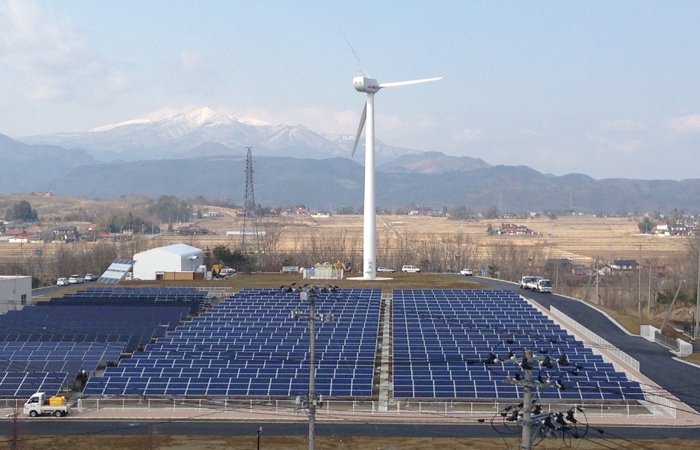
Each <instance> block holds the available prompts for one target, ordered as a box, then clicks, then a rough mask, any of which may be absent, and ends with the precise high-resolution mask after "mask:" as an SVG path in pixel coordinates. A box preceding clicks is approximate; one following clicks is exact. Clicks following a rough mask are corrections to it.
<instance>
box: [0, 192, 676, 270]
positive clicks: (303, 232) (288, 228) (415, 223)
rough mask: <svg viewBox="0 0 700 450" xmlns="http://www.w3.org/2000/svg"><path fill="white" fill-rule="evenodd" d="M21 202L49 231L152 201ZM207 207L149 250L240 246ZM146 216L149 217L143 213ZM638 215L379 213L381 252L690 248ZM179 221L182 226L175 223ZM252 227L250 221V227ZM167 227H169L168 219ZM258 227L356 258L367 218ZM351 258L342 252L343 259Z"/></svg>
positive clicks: (18, 247)
mask: <svg viewBox="0 0 700 450" xmlns="http://www.w3.org/2000/svg"><path fill="white" fill-rule="evenodd" d="M22 199H26V200H28V201H29V202H30V203H31V205H32V207H34V208H36V209H37V211H38V212H39V216H40V218H41V222H40V223H38V224H36V225H34V226H32V227H30V229H29V230H28V231H29V232H36V231H39V230H51V229H53V227H55V226H57V225H69V224H70V225H76V226H78V227H85V226H87V225H88V224H89V223H87V222H75V221H71V222H65V221H60V220H61V219H62V218H64V217H66V216H68V215H76V214H77V213H79V212H80V211H82V210H84V211H88V212H90V213H91V214H93V215H95V216H96V217H99V216H100V215H103V214H105V213H106V212H110V211H111V212H126V211H134V213H135V214H137V215H143V214H145V208H146V204H147V199H145V198H140V197H127V198H121V199H115V200H98V199H81V198H71V197H61V196H51V197H36V196H31V195H12V196H0V211H4V209H6V208H7V207H8V206H9V205H11V204H13V203H16V202H18V201H20V200H22ZM207 209H208V210H209V211H219V212H221V213H222V214H223V217H217V218H211V219H205V220H202V221H200V222H199V223H198V226H202V227H205V228H207V229H209V230H211V231H213V232H215V233H216V235H211V236H179V235H174V234H167V233H166V234H163V235H161V236H158V237H156V238H149V239H148V240H147V242H146V243H145V244H144V245H145V246H147V247H149V248H150V247H157V246H162V245H169V244H172V243H178V242H182V243H186V244H189V245H194V246H197V247H200V248H213V247H214V246H216V245H220V244H224V245H229V246H238V245H239V243H240V238H239V237H237V236H229V237H227V236H226V232H227V231H240V230H241V227H242V219H241V218H240V217H236V211H234V210H232V209H227V208H222V207H214V206H211V207H208V208H207ZM144 217H145V216H144ZM637 220H638V218H633V217H622V218H618V217H613V218H606V217H593V216H563V217H559V218H557V219H555V220H551V219H548V218H546V217H538V218H535V219H496V220H480V221H478V222H465V221H457V220H449V219H446V218H443V217H424V216H393V215H380V216H378V217H377V242H378V244H377V249H378V253H381V250H382V248H385V249H391V248H396V247H398V246H399V245H400V244H401V243H404V244H406V245H408V246H409V247H411V246H419V245H420V244H421V243H422V242H449V241H450V240H453V239H454V238H455V237H456V236H461V237H462V239H469V240H470V241H471V242H472V243H473V245H472V246H470V251H471V252H472V253H473V255H470V258H471V260H476V261H486V260H487V259H488V256H489V249H490V248H491V247H493V245H495V244H498V243H503V242H514V243H517V244H519V245H531V246H540V247H543V248H545V249H546V252H547V255H548V257H551V258H564V257H566V258H571V259H573V260H574V262H575V263H580V264H586V265H589V264H590V263H591V261H592V258H595V257H596V256H598V257H601V258H603V259H604V260H612V259H615V258H624V259H639V246H640V245H641V246H642V258H644V259H648V258H650V257H651V258H654V259H655V260H656V261H668V260H670V259H672V258H673V257H674V256H675V255H677V254H680V253H682V252H684V251H685V246H686V239H685V238H662V237H651V236H642V235H638V234H637V233H638V229H637ZM504 222H507V223H515V224H517V225H525V226H527V227H528V228H530V229H531V230H533V231H534V232H537V233H538V234H537V235H527V236H523V235H519V236H505V235H504V236H489V235H487V234H486V228H487V226H488V225H489V224H491V225H492V226H493V227H494V228H499V227H500V226H501V224H502V223H504ZM175 225H176V226H177V224H175ZM249 226H250V225H249ZM163 228H165V225H164V224H163ZM258 228H259V230H261V231H266V233H267V235H268V237H269V236H276V237H277V238H278V243H277V249H278V250H279V251H294V250H296V249H299V248H300V247H301V246H302V243H305V242H306V243H308V242H309V241H310V240H311V239H312V238H316V239H319V238H327V239H342V240H343V242H345V244H346V245H345V247H346V248H355V249H356V253H357V255H359V254H360V253H359V252H361V246H362V216H361V215H353V216H330V217H317V216H299V215H295V214H294V215H287V216H280V217H271V218H268V217H263V218H259V219H258ZM60 245H62V244H46V245H44V244H33V243H28V244H17V243H13V244H10V243H8V242H0V262H3V261H13V262H16V261H19V260H20V259H22V258H27V257H29V256H31V255H33V254H34V252H35V251H36V250H37V249H40V248H41V249H43V251H44V255H46V256H47V257H50V255H52V254H53V253H54V252H55V250H56V249H57V248H58V247H57V246H60ZM63 245H74V246H76V249H78V250H80V248H79V247H81V246H83V247H85V249H89V248H90V246H91V244H86V243H82V242H81V243H78V244H63ZM348 256H350V255H338V256H337V258H338V259H342V258H343V257H348Z"/></svg>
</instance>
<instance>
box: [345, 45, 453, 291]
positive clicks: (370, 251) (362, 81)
mask: <svg viewBox="0 0 700 450" xmlns="http://www.w3.org/2000/svg"><path fill="white" fill-rule="evenodd" d="M350 48H351V49H352V46H351V47H350ZM353 53H355V51H354V50H353ZM355 56H356V57H357V54H355ZM358 60H359V58H358ZM440 79H441V78H426V79H422V80H411V81H397V82H394V83H381V84H380V83H379V82H377V80H375V79H374V78H370V77H369V76H359V77H355V78H353V80H352V84H353V86H355V90H357V91H358V92H365V93H366V94H367V101H366V102H365V108H364V109H363V110H362V116H361V117H360V126H359V128H358V129H357V134H356V135H355V145H354V146H353V148H352V154H353V155H355V150H356V149H357V143H358V142H359V139H360V135H361V134H362V129H363V128H364V126H365V122H367V132H366V133H365V202H364V224H363V252H364V254H363V258H362V263H363V264H362V272H363V273H362V279H363V280H375V279H377V210H376V203H375V190H374V186H375V183H374V174H375V170H374V94H376V93H377V92H379V90H380V89H383V88H388V87H395V86H406V85H408V84H416V83H425V82H428V81H436V80H440Z"/></svg>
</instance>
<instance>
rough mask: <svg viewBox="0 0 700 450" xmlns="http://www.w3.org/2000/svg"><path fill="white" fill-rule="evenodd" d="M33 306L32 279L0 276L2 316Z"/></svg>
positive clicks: (0, 309) (0, 311)
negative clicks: (8, 312)
mask: <svg viewBox="0 0 700 450" xmlns="http://www.w3.org/2000/svg"><path fill="white" fill-rule="evenodd" d="M31 304H32V277H28V276H0V314H2V313H6V312H7V311H12V310H16V309H22V307H24V305H31Z"/></svg>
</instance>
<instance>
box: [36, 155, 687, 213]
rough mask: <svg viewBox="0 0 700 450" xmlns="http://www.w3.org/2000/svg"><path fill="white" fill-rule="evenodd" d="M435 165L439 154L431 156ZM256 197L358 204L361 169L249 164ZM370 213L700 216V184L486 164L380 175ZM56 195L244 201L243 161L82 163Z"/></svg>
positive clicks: (347, 163) (353, 165)
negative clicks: (455, 210)
mask: <svg viewBox="0 0 700 450" xmlns="http://www.w3.org/2000/svg"><path fill="white" fill-rule="evenodd" d="M437 157H438V159H439V160H442V157H441V156H439V155H437ZM254 170H255V175H254V178H255V199H256V201H257V202H258V203H262V204H278V205H292V204H300V203H303V204H305V205H307V206H308V207H311V208H317V209H328V208H329V207H331V208H336V207H340V206H355V207H357V206H361V205H362V198H363V180H364V168H363V167H362V166H361V165H360V164H358V163H357V162H355V161H352V160H349V159H347V158H330V159H323V160H316V159H297V158H289V157H265V156H259V157H256V158H255V162H254ZM376 183H377V188H376V190H377V206H378V207H379V208H393V207H396V206H401V205H406V204H411V203H417V204H420V203H422V204H426V205H429V206H432V207H433V208H440V207H442V206H443V205H465V206H467V207H469V208H473V209H479V210H482V209H487V208H489V207H491V206H497V207H498V208H499V209H500V210H501V211H503V212H520V211H542V210H567V209H569V208H571V209H573V210H574V211H577V212H585V213H594V212H609V213H612V212H625V211H654V210H658V211H667V210H669V209H671V208H674V207H675V208H678V209H684V210H686V211H698V210H700V180H697V179H694V180H683V181H669V180H653V181H645V180H622V179H608V180H594V179H592V178H590V177H587V176H585V175H578V174H571V175H566V176H562V177H551V176H545V175H543V174H541V173H540V172H537V171H535V170H533V169H530V168H528V167H525V166H492V167H484V168H476V169H472V170H468V171H464V170H457V171H449V172H443V173H434V174H433V173H413V172H401V171H396V172H380V173H378V175H377V180H376ZM40 189H47V190H53V191H55V192H56V193H58V194H64V195H71V196H90V197H105V198H113V197H118V196H119V195H123V194H129V193H135V194H140V195H146V196H150V197H155V196H158V195H163V194H175V195H180V196H186V197H190V196H194V195H197V194H203V195H207V196H209V197H214V198H230V199H233V200H234V201H236V202H238V203H242V202H243V199H244V196H245V158H244V157H242V156H217V157H209V158H193V159H178V160H151V161H137V162H123V163H102V164H96V165H91V166H83V167H79V168H76V169H74V170H73V171H71V172H70V173H68V174H66V175H63V176H58V177H56V178H55V179H53V180H52V181H50V182H48V183H46V184H42V185H41V188H40Z"/></svg>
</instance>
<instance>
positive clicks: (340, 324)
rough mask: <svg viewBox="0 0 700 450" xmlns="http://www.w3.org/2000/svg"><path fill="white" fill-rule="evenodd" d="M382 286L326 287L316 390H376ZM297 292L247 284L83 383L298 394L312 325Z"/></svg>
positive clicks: (164, 390)
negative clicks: (301, 315) (298, 316)
mask: <svg viewBox="0 0 700 450" xmlns="http://www.w3.org/2000/svg"><path fill="white" fill-rule="evenodd" d="M380 303H381V290H378V289H340V290H337V291H336V292H327V293H320V294H319V298H318V300H317V301H316V308H317V312H319V313H333V314H334V316H335V318H336V320H335V321H334V322H331V323H323V324H320V323H319V324H317V328H316V330H317V336H316V361H317V370H316V391H317V393H319V394H322V395H325V396H333V397H369V396H371V395H372V385H373V383H372V381H373V372H374V359H375V356H376V345H377V333H378V325H379V310H380ZM299 309H301V310H307V309H308V304H307V303H306V302H302V301H301V300H300V296H299V293H298V292H282V291H280V290H267V289H244V290H242V291H241V292H239V293H237V294H236V295H235V296H233V297H232V298H229V299H226V300H225V301H223V302H222V303H220V304H218V305H216V306H214V307H212V308H210V309H209V310H208V311H206V312H205V313H203V314H201V315H200V316H198V317H196V318H194V319H193V320H192V321H190V322H188V323H186V324H184V325H182V326H180V327H178V328H177V329H176V330H175V331H173V332H170V333H168V334H167V335H166V336H165V337H163V338H160V339H158V341H157V343H156V344H151V345H148V346H147V347H146V348H145V350H144V351H143V352H137V353H135V354H134V355H133V357H132V358H130V359H124V360H122V361H121V362H120V363H119V366H118V367H109V368H107V369H106V370H105V373H104V376H102V377H92V378H90V380H89V381H88V384H87V386H86V388H85V390H84V393H85V394H96V395H105V394H107V395H187V396H293V395H297V394H301V393H304V392H307V390H308V380H309V379H308V374H309V354H308V348H309V332H308V323H307V321H306V320H301V321H297V320H294V319H293V318H292V317H291V314H290V311H291V310H299Z"/></svg>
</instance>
